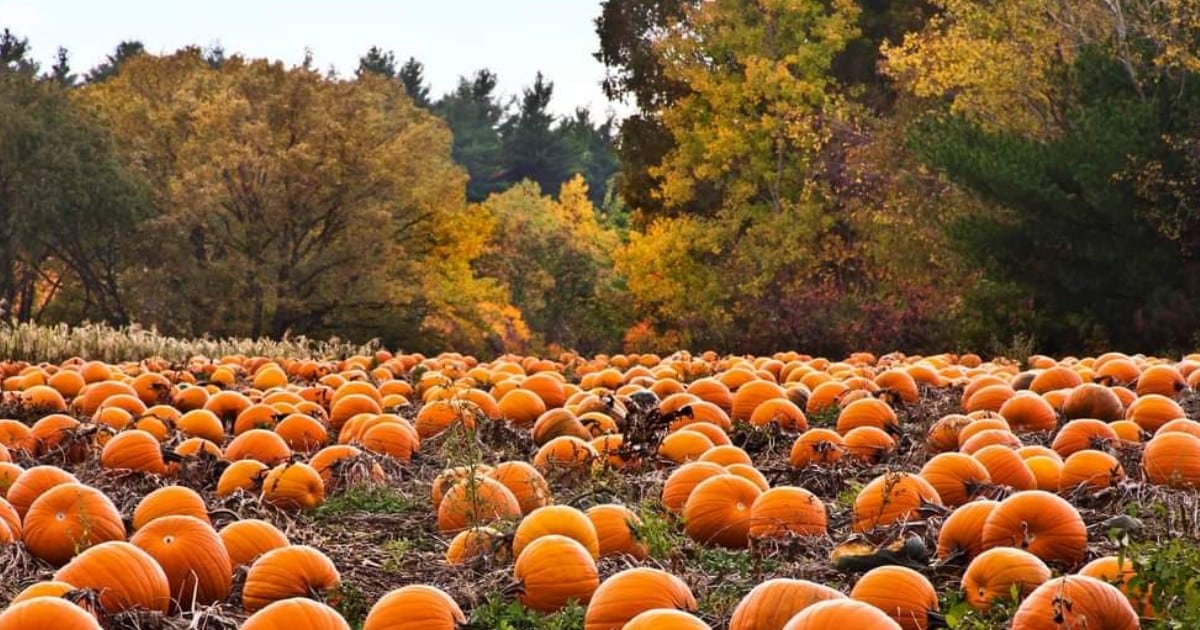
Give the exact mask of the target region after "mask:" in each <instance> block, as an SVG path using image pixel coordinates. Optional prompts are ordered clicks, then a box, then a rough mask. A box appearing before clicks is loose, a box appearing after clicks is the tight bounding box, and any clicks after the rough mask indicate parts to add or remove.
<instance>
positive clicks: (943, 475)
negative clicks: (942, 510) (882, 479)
mask: <svg viewBox="0 0 1200 630" xmlns="http://www.w3.org/2000/svg"><path fill="white" fill-rule="evenodd" d="M920 475H921V477H922V478H924V479H925V481H928V482H929V485H931V486H933V488H934V490H937V493H938V497H940V498H941V499H942V503H943V504H945V505H946V506H947V507H955V506H959V505H962V504H964V503H966V502H967V501H970V500H971V499H973V498H975V497H976V496H978V495H979V493H980V492H981V491H982V490H984V489H986V488H987V487H988V485H990V484H991V482H992V476H991V475H990V474H989V473H988V470H987V468H986V467H984V465H983V464H982V463H980V462H979V460H977V459H975V458H974V457H971V456H970V455H964V454H963V453H940V454H938V455H935V456H933V457H932V458H931V459H930V460H929V461H927V462H925V465H924V466H923V467H922V468H921V472H920Z"/></svg>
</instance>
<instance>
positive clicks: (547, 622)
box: [471, 594, 586, 630]
mask: <svg viewBox="0 0 1200 630" xmlns="http://www.w3.org/2000/svg"><path fill="white" fill-rule="evenodd" d="M585 612H586V609H585V608H584V607H583V606H582V605H580V604H579V603H577V602H572V603H570V604H568V605H567V606H566V607H564V608H563V609H562V610H559V611H558V612H555V613H552V614H549V615H542V614H541V613H539V612H536V611H533V610H529V609H528V608H526V607H524V606H522V605H521V603H520V602H517V601H512V600H508V599H506V598H505V597H503V596H502V595H499V594H491V595H489V596H488V597H487V599H486V600H484V602H483V603H482V604H480V605H479V606H476V607H475V608H474V609H473V610H472V611H471V627H473V628H489V629H491V630H575V629H577V628H582V627H583V617H584V613H585Z"/></svg>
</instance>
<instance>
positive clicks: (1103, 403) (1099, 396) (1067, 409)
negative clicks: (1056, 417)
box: [1055, 383, 1125, 450]
mask: <svg viewBox="0 0 1200 630" xmlns="http://www.w3.org/2000/svg"><path fill="white" fill-rule="evenodd" d="M1124 411H1125V409H1124V407H1123V406H1122V405H1121V399H1120V398H1117V395H1116V394H1115V393H1113V391H1112V390H1111V389H1109V388H1107V387H1104V386H1103V385H1097V384H1095V383H1084V384H1082V385H1080V386H1078V387H1076V388H1074V389H1072V390H1071V393H1070V394H1067V400H1066V401H1065V402H1064V403H1063V415H1064V416H1066V417H1067V418H1068V419H1069V420H1074V419H1076V418H1094V419H1097V420H1101V421H1103V422H1112V421H1113V420H1120V419H1121V416H1122V415H1123V413H1124ZM1055 450H1058V449H1055Z"/></svg>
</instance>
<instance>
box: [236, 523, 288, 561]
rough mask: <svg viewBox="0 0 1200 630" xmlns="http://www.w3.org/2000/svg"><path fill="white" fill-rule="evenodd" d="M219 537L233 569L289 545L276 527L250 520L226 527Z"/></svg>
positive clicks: (285, 537)
mask: <svg viewBox="0 0 1200 630" xmlns="http://www.w3.org/2000/svg"><path fill="white" fill-rule="evenodd" d="M219 535H220V537H221V542H222V543H223V544H224V545H225V551H226V552H227V553H228V554H229V561H230V563H231V564H232V565H233V566H235V567H237V566H241V565H247V564H250V563H252V562H254V560H256V559H257V558H258V557H259V556H261V555H263V554H264V553H266V552H268V551H271V550H272V549H279V548H280V547H286V546H288V544H289V543H288V539H287V536H285V535H284V534H283V532H281V531H279V529H278V528H277V527H275V526H274V525H272V524H270V523H268V522H267V521H262V520H258V519H252V518H248V519H242V520H240V521H234V522H232V523H230V524H228V525H226V526H225V527H224V528H223V529H221V532H220V534H219Z"/></svg>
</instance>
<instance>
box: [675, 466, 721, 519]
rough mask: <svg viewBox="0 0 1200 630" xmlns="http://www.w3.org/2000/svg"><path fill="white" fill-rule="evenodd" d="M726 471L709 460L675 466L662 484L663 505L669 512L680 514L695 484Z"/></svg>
mask: <svg viewBox="0 0 1200 630" xmlns="http://www.w3.org/2000/svg"><path fill="white" fill-rule="evenodd" d="M726 472H727V471H726V470H725V468H723V467H721V466H719V465H717V464H713V463H711V462H689V463H687V464H684V465H682V466H680V467H679V468H676V469H675V471H674V472H672V473H671V474H670V476H668V477H667V481H666V483H664V484H663V489H662V502H663V505H664V506H665V507H666V508H667V509H668V510H670V511H671V512H674V513H676V514H682V513H683V508H684V505H685V504H686V503H687V500H688V497H689V496H690V495H691V493H692V490H694V489H695V487H696V486H697V485H699V484H700V483H701V482H702V481H704V480H706V479H708V478H710V477H714V476H716V475H723V474H726Z"/></svg>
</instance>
